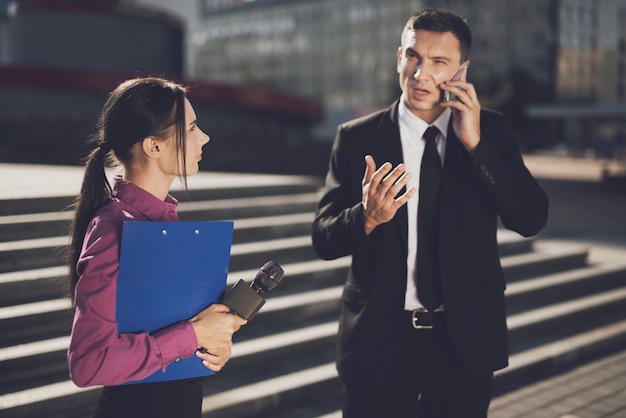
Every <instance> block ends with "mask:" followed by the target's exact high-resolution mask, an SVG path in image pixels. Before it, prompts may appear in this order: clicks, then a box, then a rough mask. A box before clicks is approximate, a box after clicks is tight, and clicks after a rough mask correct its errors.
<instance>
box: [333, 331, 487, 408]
mask: <svg viewBox="0 0 626 418" xmlns="http://www.w3.org/2000/svg"><path fill="white" fill-rule="evenodd" d="M384 355H391V356H393V361H392V362H391V363H392V364H395V366H393V367H394V370H390V373H389V374H388V375H387V376H386V377H384V378H382V379H380V378H377V377H374V376H370V377H369V378H367V379H363V381H359V382H358V383H352V384H345V383H344V405H343V416H344V418H486V417H487V411H488V409H489V402H490V400H491V386H492V381H493V373H489V374H488V375H485V376H476V375H472V374H469V373H468V372H467V371H466V370H465V369H464V368H463V367H462V366H461V364H460V362H459V360H458V358H457V356H456V354H455V352H454V349H453V347H452V342H451V341H450V338H449V336H448V333H447V330H446V328H445V326H444V327H439V328H437V329H420V330H416V329H413V328H412V326H411V325H410V323H409V322H408V321H407V326H406V327H404V329H403V332H402V335H400V336H399V339H398V341H392V342H390V352H389V353H381V356H384ZM376 361H377V359H372V362H376Z"/></svg>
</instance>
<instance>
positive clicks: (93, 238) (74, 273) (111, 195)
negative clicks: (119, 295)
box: [68, 77, 246, 418]
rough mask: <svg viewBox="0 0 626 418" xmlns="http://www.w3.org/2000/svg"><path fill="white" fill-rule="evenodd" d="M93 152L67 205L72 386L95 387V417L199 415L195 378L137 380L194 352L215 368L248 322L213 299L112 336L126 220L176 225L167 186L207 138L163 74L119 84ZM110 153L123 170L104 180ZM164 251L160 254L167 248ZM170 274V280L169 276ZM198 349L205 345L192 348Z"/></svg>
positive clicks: (192, 163)
mask: <svg viewBox="0 0 626 418" xmlns="http://www.w3.org/2000/svg"><path fill="white" fill-rule="evenodd" d="M95 139H96V140H95V148H94V149H93V150H92V152H91V153H90V155H89V157H88V159H87V164H86V168H85V176H84V179H83V184H82V187H81V191H80V194H79V195H78V197H77V199H76V203H75V216H74V220H73V222H72V227H71V244H70V248H69V252H68V265H69V269H70V276H69V277H70V280H69V288H70V295H71V297H72V301H73V303H74V308H75V314H74V322H73V327H72V335H71V341H70V347H69V350H68V364H69V369H70V375H71V377H72V380H73V381H74V382H75V383H76V385H78V386H81V387H85V386H94V385H103V386H104V390H103V392H102V395H101V397H100V400H99V402H98V405H97V407H96V412H95V416H96V417H98V418H102V417H116V418H119V417H139V416H145V417H177V418H183V417H194V418H199V417H200V416H201V405H202V379H201V378H192V379H185V380H177V381H169V382H158V383H138V384H131V385H124V383H127V382H131V381H138V380H142V379H144V378H146V377H148V376H150V375H151V374H153V373H154V372H156V371H158V370H165V369H166V368H167V366H168V365H169V364H171V363H172V362H175V361H177V360H178V359H180V358H186V357H190V356H192V355H194V354H195V355H196V356H198V357H200V358H201V359H202V361H203V364H204V365H205V366H206V367H207V368H208V369H210V370H213V371H219V370H220V369H221V368H222V367H223V366H224V364H225V363H226V362H227V361H228V359H229V358H230V354H231V347H232V336H233V334H234V333H235V332H236V331H237V330H238V329H239V328H240V327H241V325H243V324H244V323H245V322H246V321H245V320H243V319H241V318H240V317H238V316H237V315H231V314H227V313H228V312H229V308H228V307H227V306H225V305H222V304H213V305H211V306H209V307H208V308H206V309H204V310H203V311H201V312H199V313H198V314H197V315H196V316H195V317H193V318H191V319H189V320H187V321H181V322H178V323H175V324H172V325H170V326H168V327H166V328H164V329H161V330H159V331H158V332H155V333H152V334H149V333H132V334H131V333H119V332H118V329H117V324H116V321H115V314H116V289H117V274H118V270H119V256H120V243H121V234H122V224H123V222H124V221H177V220H178V215H177V213H176V205H177V201H176V200H175V199H174V198H173V197H172V196H171V195H169V189H170V187H171V185H172V182H173V181H174V179H176V178H177V177H180V178H182V179H183V183H184V185H185V187H186V185H187V176H188V175H192V174H195V173H197V172H198V162H199V161H200V160H201V158H202V147H203V146H204V145H205V144H206V143H207V142H209V137H208V136H207V135H206V134H205V133H204V132H202V130H200V128H199V127H198V125H197V122H196V115H195V112H194V109H193V107H192V106H191V103H190V102H189V100H188V99H187V98H186V90H185V88H183V87H182V86H180V85H178V84H175V83H173V82H170V81H168V80H164V79H161V78H154V77H149V78H137V79H132V80H128V81H125V82H123V83H121V84H120V85H119V86H118V87H117V88H116V89H115V90H113V91H112V92H111V93H110V95H109V97H108V99H107V101H106V103H105V104H104V107H103V110H102V113H101V116H100V120H99V122H98V134H97V137H96V138H95ZM113 158H114V159H115V160H117V162H119V163H120V164H121V165H122V167H123V168H124V174H123V175H118V176H116V177H115V178H114V181H113V185H112V186H111V184H109V181H108V180H107V177H106V175H105V167H106V166H107V165H108V162H110V161H112V160H113ZM163 256H166V255H165V254H164V255H163ZM173 279H174V278H173ZM199 347H203V348H205V349H206V350H202V352H197V351H196V350H197V349H198V348H199Z"/></svg>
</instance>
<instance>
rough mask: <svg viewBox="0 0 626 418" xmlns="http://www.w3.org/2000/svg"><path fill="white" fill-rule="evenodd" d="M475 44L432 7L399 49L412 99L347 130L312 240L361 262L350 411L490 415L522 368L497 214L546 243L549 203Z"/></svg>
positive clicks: (349, 352)
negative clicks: (498, 386) (471, 73)
mask: <svg viewBox="0 0 626 418" xmlns="http://www.w3.org/2000/svg"><path fill="white" fill-rule="evenodd" d="M470 46H471V32H470V30H469V27H468V26H467V24H466V23H465V22H464V20H463V19H461V18H460V17H458V16H457V15H454V14H452V13H450V12H448V11H444V10H437V9H426V10H423V11H421V12H418V13H417V14H416V15H414V16H412V17H411V18H410V19H409V21H408V23H407V25H406V27H405V29H404V31H403V33H402V39H401V46H400V48H399V49H398V52H397V69H398V73H399V81H400V86H401V88H402V96H401V98H400V99H399V100H398V101H397V102H395V103H394V104H393V105H391V106H390V107H389V108H387V109H385V110H382V111H379V112H376V113H374V114H371V115H369V116H366V117H363V118H360V119H357V120H353V121H350V122H348V123H345V124H343V125H341V126H340V127H339V128H338V131H337V136H336V139H335V143H334V145H333V149H332V154H331V158H330V164H329V171H328V175H327V177H326V187H325V192H324V195H323V197H322V198H321V201H320V203H319V206H318V210H317V213H316V217H315V220H314V223H313V226H312V238H313V245H314V247H315V250H316V251H317V253H318V254H319V256H320V257H321V258H323V259H335V258H338V257H343V256H347V255H351V256H352V264H351V268H350V271H349V274H348V278H347V281H346V284H345V286H344V290H343V294H342V307H341V316H340V325H339V342H338V351H337V354H338V358H337V368H338V371H339V375H340V378H341V381H342V383H343V386H344V405H343V410H344V417H350V418H352V417H356V418H368V417H376V418H404V417H407V418H408V417H416V416H419V417H420V418H434V417H441V418H474V417H476V418H478V417H486V415H487V410H488V407H489V402H490V399H491V384H492V380H493V372H494V371H495V370H498V369H501V368H503V367H506V366H507V364H508V352H507V335H506V334H507V329H506V313H505V302H504V289H505V281H504V277H503V272H502V267H501V265H500V258H499V254H498V244H497V239H496V232H497V225H498V221H497V219H498V217H500V219H501V221H502V223H503V225H504V226H505V227H507V228H509V229H511V230H514V231H516V232H518V233H519V234H521V235H523V236H531V235H534V234H536V233H537V232H538V231H539V230H540V229H541V228H543V226H544V225H545V222H546V219H547V210H548V200H547V197H546V195H545V193H544V192H543V190H542V189H541V188H540V186H539V185H538V184H537V182H536V181H535V179H533V177H532V176H531V174H530V173H529V172H528V170H527V169H526V167H525V166H524V163H523V160H522V156H521V153H520V149H519V146H518V144H517V142H516V140H515V138H514V137H513V133H512V131H511V129H510V127H509V126H508V124H507V122H506V120H505V119H504V117H503V116H502V115H501V114H499V113H496V112H493V111H488V110H481V107H480V103H479V100H478V97H477V96H476V92H475V90H474V87H473V85H472V84H470V83H468V82H467V78H466V70H467V67H468V66H469V58H468V57H469V50H470ZM459 70H460V72H459ZM457 72H459V77H458V80H456V81H450V80H451V79H453V78H454V76H455V74H457ZM445 92H449V93H453V94H455V95H456V96H457V97H458V99H452V100H449V101H445V102H443V101H442V97H443V95H444V93H445ZM429 126H434V127H436V128H437V130H435V131H434V134H433V135H432V136H431V135H430V134H426V137H429V138H430V139H428V140H426V139H422V137H423V135H425V132H426V131H427V128H428V127H429ZM428 131H429V132H430V131H433V129H429V130H428ZM433 138H434V139H433ZM427 141H429V142H427ZM429 144H430V145H429ZM435 150H436V151H435ZM423 155H424V157H422V156H423ZM433 159H434V160H433ZM427 160H428V162H426V161H427ZM433 161H435V163H433ZM379 163H382V165H380V166H378V167H377V164H379ZM422 166H423V167H422ZM433 167H435V171H434V172H433V171H432V170H433ZM441 167H443V168H441ZM420 173H421V174H420ZM427 193H428V194H427ZM433 193H434V194H433ZM418 214H419V216H418ZM429 286H430V287H429Z"/></svg>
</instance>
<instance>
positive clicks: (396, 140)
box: [374, 101, 409, 255]
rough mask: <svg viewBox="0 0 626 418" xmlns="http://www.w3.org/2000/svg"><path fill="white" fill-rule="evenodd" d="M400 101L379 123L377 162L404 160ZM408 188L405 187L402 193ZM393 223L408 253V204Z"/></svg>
mask: <svg viewBox="0 0 626 418" xmlns="http://www.w3.org/2000/svg"><path fill="white" fill-rule="evenodd" d="M398 103H399V102H398V101H396V102H395V103H394V104H392V105H391V106H390V107H389V108H388V109H387V112H385V114H384V116H383V117H382V118H381V121H380V124H379V125H378V133H379V139H378V141H377V142H376V143H375V144H374V148H375V149H376V164H377V165H379V166H380V165H381V164H382V163H384V162H386V161H389V162H390V163H391V164H392V165H393V166H394V167H395V166H397V165H398V164H399V163H401V162H403V161H404V157H403V155H402V141H401V140H400V128H399V125H398ZM405 191H406V190H405V189H403V190H402V191H401V193H404V192H405ZM392 223H393V224H394V226H395V227H396V228H398V233H399V234H400V237H401V238H402V243H403V247H402V250H403V251H404V254H405V255H406V254H407V252H408V239H409V238H408V214H407V209H406V205H404V206H402V207H401V208H400V209H399V210H398V212H396V216H395V217H394V219H393V221H392Z"/></svg>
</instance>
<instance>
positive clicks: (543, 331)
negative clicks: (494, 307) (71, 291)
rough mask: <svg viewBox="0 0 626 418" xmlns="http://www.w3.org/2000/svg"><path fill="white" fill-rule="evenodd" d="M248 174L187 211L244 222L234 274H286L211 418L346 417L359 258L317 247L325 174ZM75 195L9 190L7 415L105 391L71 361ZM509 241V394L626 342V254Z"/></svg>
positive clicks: (3, 262) (209, 393) (184, 206)
mask: <svg viewBox="0 0 626 418" xmlns="http://www.w3.org/2000/svg"><path fill="white" fill-rule="evenodd" d="M237 176H239V177H238V181H235V182H229V181H227V180H228V179H224V182H222V183H223V184H222V185H221V186H211V185H209V186H206V187H203V188H199V189H194V190H193V191H192V192H190V195H189V196H188V197H186V196H185V195H184V194H182V193H178V197H179V198H180V199H181V202H182V203H181V204H180V206H179V213H180V217H181V219H182V220H223V219H233V220H235V234H234V244H233V248H232V258H231V264H230V271H231V273H230V274H229V277H228V282H229V285H228V286H230V285H232V284H234V283H235V282H236V281H237V280H239V279H241V278H243V279H245V280H246V281H249V280H251V279H252V278H253V277H254V275H255V273H256V271H257V270H258V268H259V267H260V266H261V265H263V263H265V262H266V261H267V260H275V261H276V262H278V263H280V264H281V265H282V266H283V268H284V269H285V272H286V276H285V277H286V278H285V280H284V281H283V283H282V284H281V285H280V286H279V287H278V288H277V289H276V290H274V291H273V292H272V293H271V294H269V295H267V303H266V305H265V306H264V308H263V309H262V310H261V312H260V313H259V314H258V315H257V317H256V318H255V319H254V320H253V321H252V322H251V323H250V324H248V325H246V326H245V327H244V328H242V330H241V331H240V332H239V333H238V334H237V335H236V344H235V346H234V348H233V357H232V359H231V361H230V362H229V363H228V365H227V367H226V368H225V369H224V370H223V371H221V372H220V373H219V374H218V375H217V376H213V377H209V378H206V379H205V399H204V417H206V418H209V417H285V418H286V417H289V418H296V417H303V418H304V417H309V418H310V417H319V416H324V415H326V414H328V416H339V413H338V412H337V411H338V409H339V385H338V381H337V375H336V371H335V366H334V340H335V334H336V330H337V317H338V310H339V296H340V293H341V285H342V282H343V280H344V277H345V273H346V271H347V268H348V265H349V259H348V258H344V259H339V260H336V261H332V262H326V261H321V260H318V259H317V257H316V256H315V254H314V252H313V250H312V248H311V245H310V238H309V229H310V223H311V220H312V217H313V211H314V208H315V205H316V202H317V199H318V194H317V191H318V188H319V186H320V184H319V182H318V181H316V180H313V179H308V178H302V177H263V176H261V177H263V178H265V179H266V180H267V181H265V182H261V184H259V182H258V180H259V176H256V175H250V176H242V175H237ZM224 184H228V187H226V186H224ZM189 198H190V199H189ZM70 201H71V197H69V196H57V197H46V198H23V199H10V200H3V201H0V416H2V417H6V418H9V417H50V418H55V417H65V418H74V417H76V418H78V417H87V416H90V415H89V414H90V413H91V411H92V408H93V406H94V404H95V400H96V399H97V397H98V395H99V388H93V389H78V388H76V387H75V386H74V385H73V384H72V382H71V381H69V379H68V373H67V367H66V360H65V351H66V348H67V344H68V335H69V330H70V326H71V315H70V313H69V310H68V306H69V303H68V301H67V299H66V298H64V291H63V287H62V281H63V278H64V275H65V274H66V268H65V267H64V266H63V257H62V252H61V249H62V248H63V247H64V246H65V245H66V244H67V242H68V238H67V233H66V225H67V222H68V220H69V218H70V214H69V213H68V212H66V211H64V210H63V208H64V207H66V206H67V205H68V204H69V203H70ZM499 241H500V249H501V254H502V257H503V258H502V262H503V266H504V269H505V270H506V275H507V278H508V290H507V295H508V309H509V327H510V333H511V366H510V367H509V368H507V369H505V370H503V371H500V372H498V373H497V375H496V383H495V390H496V394H497V393H503V392H505V391H507V390H510V389H512V388H515V387H519V386H520V385H524V384H526V383H528V382H531V381H533V380H536V379H539V378H541V377H543V376H546V375H548V374H549V373H551V372H554V371H558V370H561V369H564V368H567V367H572V366H573V365H576V364H580V362H582V361H585V360H587V359H590V358H593V357H598V356H601V355H603V354H605V353H607V352H610V351H611V350H614V349H616V348H623V347H626V257H624V258H623V259H624V262H622V263H617V262H614V263H609V262H602V263H598V262H595V261H593V260H591V261H590V259H589V251H590V249H589V248H587V247H583V246H580V245H575V244H572V243H569V242H551V241H548V240H545V241H544V240H541V239H539V240H532V239H523V238H520V237H518V236H517V235H515V234H513V233H508V232H506V231H501V233H500V235H499Z"/></svg>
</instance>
